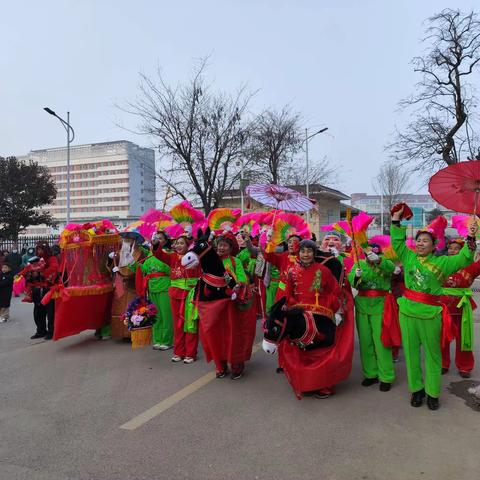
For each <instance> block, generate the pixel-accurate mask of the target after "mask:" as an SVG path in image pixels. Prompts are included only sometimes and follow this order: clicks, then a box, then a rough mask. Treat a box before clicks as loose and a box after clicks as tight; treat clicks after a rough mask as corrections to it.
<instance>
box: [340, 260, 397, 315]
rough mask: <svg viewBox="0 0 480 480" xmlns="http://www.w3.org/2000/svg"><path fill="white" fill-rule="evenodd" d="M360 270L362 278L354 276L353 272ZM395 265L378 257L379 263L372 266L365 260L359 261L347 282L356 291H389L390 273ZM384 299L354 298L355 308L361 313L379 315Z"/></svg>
mask: <svg viewBox="0 0 480 480" xmlns="http://www.w3.org/2000/svg"><path fill="white" fill-rule="evenodd" d="M357 268H360V269H361V270H362V276H361V277H360V278H358V277H356V276H355V270H356V269H357ZM394 270H395V265H394V264H393V262H392V261H390V260H388V259H386V258H382V257H380V263H377V264H372V263H368V262H367V261H366V260H363V259H362V260H359V262H358V264H357V267H356V266H354V267H353V268H352V270H351V271H350V273H349V274H348V280H349V281H350V283H351V285H352V286H353V287H354V288H356V289H357V290H385V291H389V290H390V286H391V278H392V273H393V271H394ZM384 302H385V297H360V296H359V295H357V296H356V297H355V307H356V308H357V310H358V311H360V312H361V313H368V314H375V315H378V314H381V313H382V312H383V305H384Z"/></svg>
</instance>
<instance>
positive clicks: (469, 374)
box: [458, 372, 472, 378]
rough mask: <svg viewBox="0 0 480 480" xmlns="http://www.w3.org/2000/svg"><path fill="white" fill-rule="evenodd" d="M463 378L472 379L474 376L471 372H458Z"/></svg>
mask: <svg viewBox="0 0 480 480" xmlns="http://www.w3.org/2000/svg"><path fill="white" fill-rule="evenodd" d="M458 374H459V375H460V376H461V377H462V378H470V377H471V376H472V374H471V373H470V372H458Z"/></svg>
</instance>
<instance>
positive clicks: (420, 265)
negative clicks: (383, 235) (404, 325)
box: [390, 225, 474, 318]
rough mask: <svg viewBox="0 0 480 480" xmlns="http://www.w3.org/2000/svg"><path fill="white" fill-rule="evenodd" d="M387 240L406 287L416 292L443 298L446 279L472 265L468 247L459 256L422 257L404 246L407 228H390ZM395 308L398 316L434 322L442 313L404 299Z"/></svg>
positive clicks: (436, 308) (430, 306) (394, 226)
mask: <svg viewBox="0 0 480 480" xmlns="http://www.w3.org/2000/svg"><path fill="white" fill-rule="evenodd" d="M390 236H391V239H392V247H393V249H394V250H395V253H396V254H397V256H398V258H399V259H400V261H401V262H402V264H403V271H404V277H405V286H406V287H407V288H408V289H410V290H414V291H416V292H422V293H428V294H430V295H442V285H443V283H444V282H445V280H446V279H447V278H448V277H449V275H451V274H452V273H455V272H456V271H458V270H460V269H462V268H465V267H467V266H468V265H470V264H471V263H472V262H473V258H474V252H473V251H471V250H470V249H469V248H468V245H467V243H465V245H464V246H463V248H462V249H461V250H460V253H459V254H458V255H453V256H446V255H444V256H441V257H435V256H434V255H432V254H430V255H427V256H424V257H421V256H419V255H417V254H416V253H415V252H414V251H412V250H410V249H409V248H408V247H407V245H406V244H405V239H406V227H401V226H400V227H398V226H396V225H392V226H391V227H390ZM398 305H399V306H400V312H401V313H403V314H405V315H408V316H411V317H419V318H433V317H435V316H436V315H438V314H440V312H441V310H442V308H441V307H437V306H434V305H425V304H424V303H419V302H414V301H412V300H409V299H408V298H404V297H401V298H399V299H398Z"/></svg>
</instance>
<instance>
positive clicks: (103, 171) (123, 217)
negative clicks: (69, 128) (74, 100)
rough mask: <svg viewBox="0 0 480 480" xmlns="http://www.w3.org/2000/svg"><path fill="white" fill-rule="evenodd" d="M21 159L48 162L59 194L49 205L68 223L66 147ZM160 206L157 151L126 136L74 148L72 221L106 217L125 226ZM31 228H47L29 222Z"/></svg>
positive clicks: (35, 230)
mask: <svg viewBox="0 0 480 480" xmlns="http://www.w3.org/2000/svg"><path fill="white" fill-rule="evenodd" d="M21 158H22V159H27V160H28V159H29V160H33V161H35V162H38V163H39V165H44V166H46V167H47V168H48V169H49V171H50V173H51V175H52V177H53V179H54V180H55V183H56V186H57V190H58V194H57V198H56V201H55V203H54V204H53V205H51V206H49V207H48V209H49V210H50V212H51V213H52V214H53V216H54V217H55V219H56V220H57V222H58V226H57V228H58V229H60V230H61V229H62V227H63V226H64V225H65V221H66V214H67V148H66V147H61V148H48V149H45V150H32V151H31V152H30V153H29V154H28V155H26V156H25V157H21ZM149 208H155V152H154V151H153V150H152V149H150V148H142V147H139V146H138V145H135V144H134V143H132V142H128V141H125V140H120V141H115V142H105V143H92V144H86V145H75V146H71V147H70V221H71V222H72V223H84V222H87V221H94V220H99V219H103V218H108V219H110V220H111V221H112V222H113V223H115V224H116V225H118V226H120V227H124V226H126V225H127V224H128V223H131V222H132V221H134V220H136V219H138V217H139V216H140V215H142V213H144V212H145V211H146V210H148V209H149ZM28 233H47V232H46V230H45V227H43V228H42V227H30V228H29V229H28Z"/></svg>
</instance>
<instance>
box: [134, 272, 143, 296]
mask: <svg viewBox="0 0 480 480" xmlns="http://www.w3.org/2000/svg"><path fill="white" fill-rule="evenodd" d="M144 285H145V284H144V282H143V274H142V269H141V268H140V267H137V270H136V272H135V290H136V291H137V294H138V295H139V296H140V297H144V296H145V288H144Z"/></svg>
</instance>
